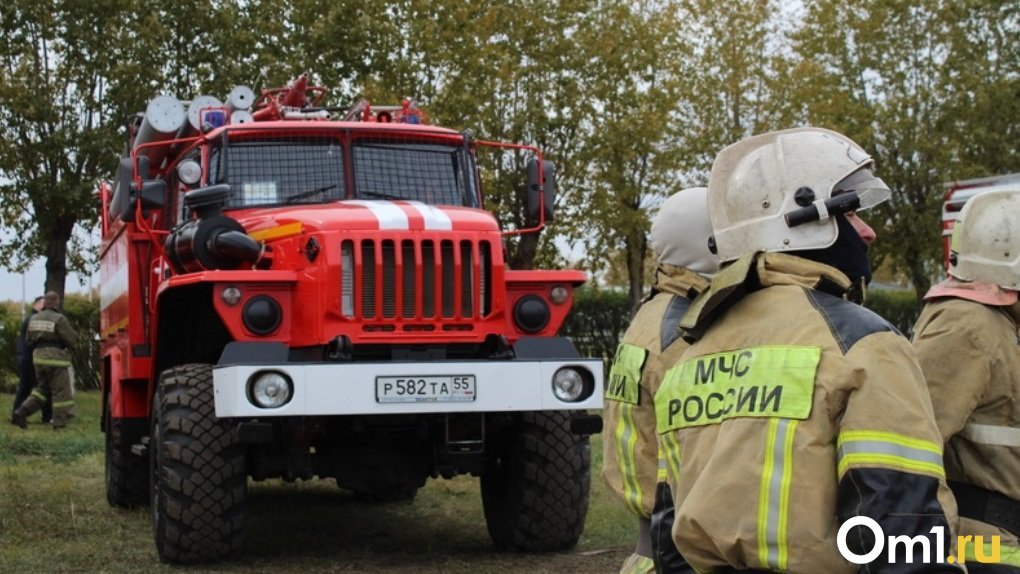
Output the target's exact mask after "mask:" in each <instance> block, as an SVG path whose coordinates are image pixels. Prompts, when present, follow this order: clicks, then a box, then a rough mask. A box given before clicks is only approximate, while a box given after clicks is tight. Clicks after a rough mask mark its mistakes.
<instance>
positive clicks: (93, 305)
mask: <svg viewBox="0 0 1020 574" xmlns="http://www.w3.org/2000/svg"><path fill="white" fill-rule="evenodd" d="M18 307H19V306H18V305H8V306H4V307H0V390H2V391H5V392H11V393H13V392H14V391H15V390H16V389H17V386H18V371H17V368H16V366H15V364H14V355H15V349H16V348H17V346H16V343H17V339H18V332H19V331H20V329H21V310H20V309H19V308H18ZM64 315H66V316H67V320H68V321H69V322H70V323H71V326H72V327H74V330H75V331H77V333H78V344H77V345H76V346H75V347H74V348H72V349H71V364H72V365H73V366H74V377H75V388H77V389H79V390H84V389H98V388H99V338H98V336H97V333H98V332H99V299H98V298H93V299H92V300H90V299H89V297H88V296H87V295H81V294H78V293H71V294H69V295H67V297H66V298H65V299H64Z"/></svg>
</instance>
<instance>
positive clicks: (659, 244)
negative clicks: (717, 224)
mask: <svg viewBox="0 0 1020 574" xmlns="http://www.w3.org/2000/svg"><path fill="white" fill-rule="evenodd" d="M711 235H712V227H711V225H709V222H708V188H706V187H692V188H689V189H684V190H681V191H678V192H676V193H674V194H673V195H671V196H669V197H668V198H666V201H664V202H662V206H661V207H659V212H658V213H657V214H656V215H655V218H654V219H652V230H651V233H650V234H649V238H648V243H649V244H650V245H651V247H652V251H654V252H655V256H656V257H657V258H658V260H659V262H660V263H668V264H670V265H675V266H677V267H686V268H687V269H690V270H691V271H694V272H695V273H698V274H700V275H704V276H705V277H711V276H712V275H714V274H715V272H716V271H718V270H719V259H718V258H717V257H716V256H715V255H713V254H712V252H711V251H709V250H708V238H709V237H711Z"/></svg>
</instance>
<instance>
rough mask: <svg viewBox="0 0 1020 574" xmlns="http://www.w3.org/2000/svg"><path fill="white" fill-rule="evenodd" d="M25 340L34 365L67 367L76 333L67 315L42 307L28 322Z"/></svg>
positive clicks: (76, 339) (75, 340)
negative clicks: (30, 351) (30, 350)
mask: <svg viewBox="0 0 1020 574" xmlns="http://www.w3.org/2000/svg"><path fill="white" fill-rule="evenodd" d="M25 341H26V342H27V343H28V346H29V347H30V348H31V349H32V362H33V363H35V364H36V365H46V366H51V367H68V366H70V365H71V352H70V348H71V347H73V346H74V345H75V343H77V341H78V335H77V333H75V332H74V329H73V328H71V323H70V322H68V320H67V317H65V316H63V315H62V314H60V313H59V312H57V311H54V310H53V309H43V310H42V311H39V312H38V313H36V314H35V315H33V316H32V319H31V320H30V321H29V322H28V328H27V329H26V331H25Z"/></svg>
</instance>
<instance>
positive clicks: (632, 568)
mask: <svg viewBox="0 0 1020 574" xmlns="http://www.w3.org/2000/svg"><path fill="white" fill-rule="evenodd" d="M654 572H655V562H653V561H652V559H651V558H649V557H647V556H637V555H634V556H632V557H631V558H628V559H627V562H624V564H623V568H620V574H653V573H654Z"/></svg>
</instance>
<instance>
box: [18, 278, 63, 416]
mask: <svg viewBox="0 0 1020 574" xmlns="http://www.w3.org/2000/svg"><path fill="white" fill-rule="evenodd" d="M59 309H60V295H57V294H56V293H54V292H53V291H49V292H47V293H46V295H44V296H43V310H42V311H40V312H38V313H36V314H35V315H34V316H32V320H31V321H29V323H28V332H27V334H26V341H27V342H28V345H29V346H30V347H32V349H33V351H32V363H33V364H34V365H35V378H36V387H35V388H34V389H32V393H31V394H30V395H29V397H28V399H27V400H26V401H25V402H24V403H22V405H21V406H20V407H18V409H17V410H16V411H14V415H13V416H12V417H11V422H12V423H14V424H16V425H18V426H19V427H21V428H26V422H25V421H26V419H27V418H28V417H29V416H30V415H31V414H32V413H34V412H35V411H37V410H39V409H40V408H42V406H43V404H45V402H46V398H47V397H52V398H53V428H54V429H61V428H64V427H65V426H67V424H68V423H69V422H71V421H72V420H74V395H73V390H72V388H71V376H70V373H69V372H68V371H69V368H70V366H71V354H70V353H69V352H68V349H70V348H71V347H72V346H74V344H75V343H76V342H77V339H78V337H77V335H76V334H75V332H74V329H72V328H71V324H70V323H69V322H68V321H67V317H64V316H63V315H62V314H61V313H60V311H59Z"/></svg>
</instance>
